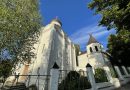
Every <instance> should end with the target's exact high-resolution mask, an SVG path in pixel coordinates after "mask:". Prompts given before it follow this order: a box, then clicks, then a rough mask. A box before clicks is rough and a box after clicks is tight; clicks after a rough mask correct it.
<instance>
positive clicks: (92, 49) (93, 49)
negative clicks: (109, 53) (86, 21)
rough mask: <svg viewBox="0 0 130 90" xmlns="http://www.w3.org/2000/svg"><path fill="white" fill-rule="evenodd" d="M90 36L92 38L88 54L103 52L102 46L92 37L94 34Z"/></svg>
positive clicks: (87, 47) (88, 45)
mask: <svg viewBox="0 0 130 90" xmlns="http://www.w3.org/2000/svg"><path fill="white" fill-rule="evenodd" d="M89 36H90V38H89V41H88V43H87V46H86V49H87V52H88V54H93V53H96V52H101V51H102V45H101V44H100V43H99V42H98V41H97V40H96V39H95V38H94V37H93V36H92V34H89Z"/></svg>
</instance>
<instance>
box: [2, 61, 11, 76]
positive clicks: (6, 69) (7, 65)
mask: <svg viewBox="0 0 130 90" xmlns="http://www.w3.org/2000/svg"><path fill="white" fill-rule="evenodd" d="M11 69H12V63H11V61H10V60H3V61H1V62H0V77H4V78H6V77H8V75H9V74H10V71H11Z"/></svg>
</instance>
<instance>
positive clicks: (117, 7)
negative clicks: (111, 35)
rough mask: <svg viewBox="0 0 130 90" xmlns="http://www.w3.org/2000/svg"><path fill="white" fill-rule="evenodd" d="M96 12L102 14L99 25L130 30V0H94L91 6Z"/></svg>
mask: <svg viewBox="0 0 130 90" xmlns="http://www.w3.org/2000/svg"><path fill="white" fill-rule="evenodd" d="M88 7H89V8H90V9H94V10H95V12H96V14H101V16H102V19H101V21H100V24H99V25H103V26H106V27H107V28H108V29H111V28H116V29H117V30H118V31H120V30H121V29H125V30H129V31H130V24H129V22H130V1H129V0H93V1H92V2H91V3H90V4H89V6H88Z"/></svg>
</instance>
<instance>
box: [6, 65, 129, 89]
mask: <svg viewBox="0 0 130 90" xmlns="http://www.w3.org/2000/svg"><path fill="white" fill-rule="evenodd" d="M114 68H115V71H116V72H117V75H118V77H119V79H116V80H115V79H114V78H113V77H112V76H111V72H110V69H109V67H108V66H104V67H102V69H97V70H94V71H95V73H93V68H92V67H91V66H90V65H87V66H86V70H87V71H72V70H59V67H58V66H57V65H54V67H53V68H52V69H51V71H50V75H11V77H14V80H13V82H8V81H6V83H5V84H4V86H6V85H9V84H10V83H11V84H10V88H15V89H16V88H19V87H21V86H23V84H22V85H18V84H19V82H20V80H21V78H26V81H24V82H25V84H26V85H24V86H26V87H24V86H23V87H21V88H30V89H31V90H85V89H90V88H91V90H97V89H99V88H103V87H111V86H114V87H120V86H121V83H122V82H121V81H120V80H123V82H124V83H127V82H128V81H130V74H129V73H128V72H127V71H130V68H128V70H127V69H126V68H124V66H123V67H122V69H121V70H123V71H124V73H123V74H122V73H121V70H120V68H119V67H118V66H114ZM97 73H98V74H97ZM124 74H125V76H124ZM126 76H127V77H126ZM34 77H35V80H33V79H34ZM103 77H104V79H103ZM97 78H98V80H97ZM102 79H103V80H102ZM32 80H33V83H32ZM106 82H107V83H106ZM11 90H13V89H11Z"/></svg>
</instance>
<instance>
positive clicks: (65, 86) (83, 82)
mask: <svg viewBox="0 0 130 90" xmlns="http://www.w3.org/2000/svg"><path fill="white" fill-rule="evenodd" d="M88 88H91V85H90V83H89V82H88V80H87V77H84V76H80V74H79V73H77V72H76V71H71V72H69V73H68V75H67V77H66V78H65V79H64V80H63V81H62V82H61V83H60V84H59V87H58V90H84V89H88Z"/></svg>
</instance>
